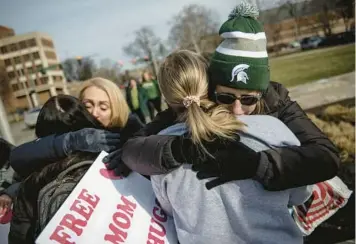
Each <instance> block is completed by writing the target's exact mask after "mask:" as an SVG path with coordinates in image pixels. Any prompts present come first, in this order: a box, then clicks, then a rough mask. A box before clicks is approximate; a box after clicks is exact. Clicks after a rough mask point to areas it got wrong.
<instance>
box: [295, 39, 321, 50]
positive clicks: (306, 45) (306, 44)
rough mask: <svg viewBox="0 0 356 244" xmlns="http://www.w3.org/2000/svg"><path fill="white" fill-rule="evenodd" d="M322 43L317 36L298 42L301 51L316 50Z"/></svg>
mask: <svg viewBox="0 0 356 244" xmlns="http://www.w3.org/2000/svg"><path fill="white" fill-rule="evenodd" d="M322 41H323V38H321V37H319V36H311V37H306V38H304V39H303V40H302V41H301V42H300V45H301V47H302V49H303V50H307V49H313V48H318V47H319V46H320V43H321V42H322Z"/></svg>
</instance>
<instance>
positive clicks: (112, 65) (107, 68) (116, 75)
mask: <svg viewBox="0 0 356 244" xmlns="http://www.w3.org/2000/svg"><path fill="white" fill-rule="evenodd" d="M94 76H99V77H102V78H105V79H108V80H111V81H113V82H115V83H117V84H119V83H120V66H119V65H118V63H116V62H114V61H112V60H110V59H103V60H102V61H101V63H100V67H99V68H98V69H97V70H96V71H95V72H94Z"/></svg>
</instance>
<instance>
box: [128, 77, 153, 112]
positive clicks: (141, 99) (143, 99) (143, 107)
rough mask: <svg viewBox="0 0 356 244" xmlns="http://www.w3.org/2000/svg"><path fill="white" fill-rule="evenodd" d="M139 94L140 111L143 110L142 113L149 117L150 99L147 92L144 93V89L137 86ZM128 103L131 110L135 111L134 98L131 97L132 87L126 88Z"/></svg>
mask: <svg viewBox="0 0 356 244" xmlns="http://www.w3.org/2000/svg"><path fill="white" fill-rule="evenodd" d="M137 92H138V102H139V107H138V108H139V109H141V111H142V113H143V114H144V115H148V108H147V104H146V103H147V100H148V98H147V97H146V93H145V91H143V89H142V87H141V86H140V85H139V84H137ZM126 101H127V105H129V108H130V109H131V111H133V110H134V109H133V105H132V97H131V87H130V85H128V86H127V87H126Z"/></svg>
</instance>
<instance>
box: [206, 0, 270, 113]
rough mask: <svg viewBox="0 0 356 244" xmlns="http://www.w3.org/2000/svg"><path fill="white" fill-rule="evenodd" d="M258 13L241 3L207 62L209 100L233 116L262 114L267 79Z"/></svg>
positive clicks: (266, 62)
mask: <svg viewBox="0 0 356 244" xmlns="http://www.w3.org/2000/svg"><path fill="white" fill-rule="evenodd" d="M257 18H258V9H257V8H256V7H254V6H253V5H250V4H249V3H246V2H242V3H241V4H240V5H238V6H237V7H236V8H235V9H234V10H233V11H232V12H231V13H230V15H229V18H228V20H227V21H226V22H225V23H224V24H223V25H222V26H221V28H220V30H219V35H220V36H221V37H222V38H223V41H222V43H221V44H220V45H219V46H218V47H217V49H216V50H215V53H214V54H213V56H212V58H211V62H210V67H209V70H208V73H209V90H210V91H211V92H210V96H211V98H212V99H213V100H215V101H217V102H218V103H223V104H228V105H231V106H232V110H233V112H234V113H235V114H236V115H242V114H251V113H262V108H263V106H262V104H263V103H262V102H261V101H260V99H261V97H262V93H263V92H265V91H266V90H267V87H268V85H269V81H270V80H269V79H270V72H269V66H268V54H267V40H266V34H265V32H264V30H263V25H262V24H261V23H260V22H259V21H258V20H257Z"/></svg>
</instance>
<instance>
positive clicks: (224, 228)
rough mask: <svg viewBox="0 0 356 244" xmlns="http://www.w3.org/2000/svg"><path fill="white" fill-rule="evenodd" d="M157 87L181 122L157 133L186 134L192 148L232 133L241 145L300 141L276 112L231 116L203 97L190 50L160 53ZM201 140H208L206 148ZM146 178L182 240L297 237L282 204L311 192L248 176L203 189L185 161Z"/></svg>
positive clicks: (203, 75)
mask: <svg viewBox="0 0 356 244" xmlns="http://www.w3.org/2000/svg"><path fill="white" fill-rule="evenodd" d="M159 85H160V88H161V92H162V94H163V96H164V97H165V99H166V101H167V103H168V104H169V105H170V106H171V107H172V108H173V109H174V110H175V111H176V112H177V115H178V122H181V123H178V124H176V125H173V126H171V127H168V128H167V129H165V130H163V131H161V132H160V134H162V135H184V136H185V137H190V138H191V139H192V141H193V144H194V145H195V146H196V147H195V148H198V149H199V148H201V149H202V150H204V151H207V154H208V155H209V154H211V153H215V152H216V151H218V150H219V149H220V147H223V145H224V141H225V142H226V141H227V142H228V141H231V140H236V139H238V135H239V136H240V141H241V143H242V144H243V145H245V149H246V150H251V149H252V150H255V151H260V150H265V149H266V148H276V147H282V146H285V145H296V146H299V145H300V143H299V141H298V139H297V138H296V137H295V136H294V134H293V133H292V132H291V131H290V130H289V129H288V128H287V127H286V126H285V125H284V124H283V123H282V122H281V121H279V120H278V119H276V118H273V117H271V116H267V115H255V116H254V115H251V116H239V117H237V118H236V117H235V115H234V114H233V113H232V112H231V111H230V110H229V109H228V108H227V107H226V106H224V105H217V104H215V103H213V102H211V101H210V100H208V96H207V95H208V82H207V72H206V65H205V63H204V62H203V61H202V59H201V57H200V56H198V55H197V54H194V53H192V52H190V51H186V50H182V51H177V52H175V53H172V54H171V55H169V56H168V57H167V58H166V60H165V61H164V62H163V64H162V65H161V67H160V71H159ZM204 142H213V143H210V144H209V145H210V146H209V147H206V146H205V145H204ZM187 163H189V164H193V165H195V164H196V163H195V162H194V161H193V162H187ZM216 164H218V162H216ZM151 181H152V186H153V189H154V192H155V194H156V197H157V199H158V201H159V202H160V204H161V206H162V208H163V209H164V210H165V211H166V212H167V213H168V214H170V215H172V216H173V217H174V222H175V227H176V230H177V235H178V240H179V242H180V243H182V244H187V243H192V244H193V243H194V244H198V243H204V244H209V243H221V244H225V243H226V244H230V243H291V244H293V243H295V244H298V243H300V244H301V243H303V235H302V232H301V231H300V230H299V229H298V227H297V225H296V224H295V222H294V220H293V218H292V216H291V215H290V214H289V209H288V207H289V206H292V205H296V204H301V203H303V202H304V201H305V200H306V199H308V197H309V196H310V194H311V192H310V191H309V189H308V188H307V187H301V188H296V189H292V190H285V191H280V192H269V191H266V190H264V189H263V187H262V185H261V184H259V183H257V182H256V181H254V180H242V181H235V182H233V183H230V184H224V185H221V186H219V187H216V188H214V189H212V190H210V191H209V190H208V189H206V187H205V182H204V181H199V180H198V179H197V178H196V175H195V172H194V171H193V170H192V169H191V165H188V164H183V165H182V166H180V167H179V168H177V169H176V170H174V171H172V172H171V173H168V174H166V175H155V176H151Z"/></svg>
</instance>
